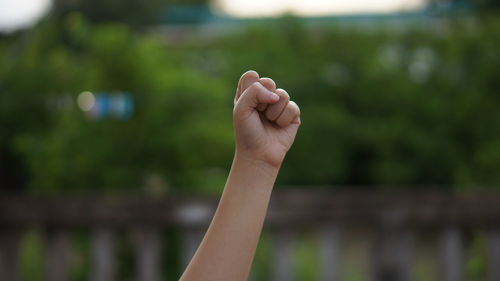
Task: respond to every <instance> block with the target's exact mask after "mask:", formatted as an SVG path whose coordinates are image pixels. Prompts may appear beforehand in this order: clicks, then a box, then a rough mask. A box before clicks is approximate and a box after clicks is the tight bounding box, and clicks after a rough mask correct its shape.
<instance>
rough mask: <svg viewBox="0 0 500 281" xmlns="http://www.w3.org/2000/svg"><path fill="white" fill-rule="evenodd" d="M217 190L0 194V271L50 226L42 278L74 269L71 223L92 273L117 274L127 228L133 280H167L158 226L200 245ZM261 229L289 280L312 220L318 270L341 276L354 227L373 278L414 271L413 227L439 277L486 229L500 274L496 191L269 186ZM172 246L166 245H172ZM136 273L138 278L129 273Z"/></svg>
mask: <svg viewBox="0 0 500 281" xmlns="http://www.w3.org/2000/svg"><path fill="white" fill-rule="evenodd" d="M216 204H217V198H207V197H192V196H181V195H177V196H170V197H167V198H161V199H158V198H156V199H153V198H137V197H123V196H122V197H120V196H108V197H91V196H86V197H64V198H63V197H60V198H40V197H38V198H36V197H18V196H1V197H0V280H8V281H17V280H20V267H19V258H18V255H19V244H20V241H21V239H22V237H23V234H24V233H26V232H27V231H29V230H30V229H33V228H38V229H43V230H44V240H43V241H44V244H45V246H44V249H45V250H44V259H43V260H44V268H45V269H44V279H43V280H47V281H63V280H69V279H68V278H69V277H68V266H69V265H68V260H69V259H68V255H69V248H70V241H69V238H68V237H69V236H68V233H69V231H70V230H71V229H74V228H82V227H83V228H85V229H88V231H89V234H90V237H91V238H90V239H91V246H90V259H91V263H90V267H91V268H90V274H89V279H90V280H91V281H114V280H117V277H116V273H117V270H118V269H117V257H116V252H117V247H118V245H117V243H116V239H115V236H116V235H115V232H116V229H118V228H122V229H123V228H125V229H128V231H130V233H131V237H133V239H132V241H133V242H132V248H133V249H134V254H135V270H134V272H135V280H138V281H159V280H165V279H164V276H161V275H162V270H161V266H162V263H161V257H162V252H161V249H165V247H163V245H162V243H164V242H165V241H164V239H163V238H162V237H163V236H162V233H163V232H164V231H168V229H171V228H175V229H177V230H178V231H181V232H182V233H184V235H183V237H184V240H183V241H184V244H183V245H182V249H183V252H184V253H185V254H184V257H183V262H184V264H185V263H187V262H188V261H189V259H190V257H191V255H192V253H193V252H194V250H195V249H196V247H197V245H198V243H199V240H200V239H201V237H202V235H203V233H204V230H205V228H206V227H207V225H208V223H209V220H210V218H211V216H212V214H213V212H214V210H215V207H216ZM264 228H265V230H266V231H267V233H268V234H269V236H271V239H270V241H271V244H272V248H273V249H276V250H275V254H274V255H273V264H272V266H271V270H272V274H270V277H269V280H272V281H291V280H295V279H294V278H295V277H294V276H293V272H294V271H293V270H292V268H293V266H294V265H293V264H294V263H293V244H294V239H295V237H296V236H295V234H296V233H297V232H300V231H303V230H314V233H316V237H317V243H319V244H320V247H319V259H318V260H319V261H320V264H319V265H318V267H319V273H318V276H319V277H318V278H319V280H321V281H323V280H325V281H326V280H332V281H337V280H345V279H344V276H343V274H344V273H343V269H344V266H343V265H342V262H343V260H344V257H343V256H342V253H343V251H342V247H343V245H344V244H345V241H347V238H348V237H347V236H348V235H349V233H350V230H351V229H364V230H366V231H368V232H370V233H371V236H370V237H371V239H372V240H371V241H372V242H371V245H372V247H371V248H370V249H371V250H370V255H369V256H370V258H369V259H370V261H369V262H368V263H369V265H370V266H369V274H368V276H367V278H366V279H367V280H370V281H371V280H373V281H409V280H412V279H413V277H412V274H411V272H412V268H413V266H412V265H413V264H414V260H413V259H414V257H415V251H416V247H417V243H416V241H417V237H418V236H419V235H420V234H422V233H434V234H435V235H434V237H435V238H436V239H435V240H436V245H437V246H436V247H435V248H436V249H435V251H436V256H437V258H436V260H437V261H438V263H439V264H438V265H437V268H438V270H437V275H438V276H436V278H435V280H443V281H462V280H463V281H465V280H464V262H465V254H464V243H465V242H464V241H465V240H466V237H467V233H469V232H470V231H471V230H474V231H476V230H477V231H481V232H482V233H484V237H485V238H484V241H485V242H484V243H485V249H486V250H485V253H484V255H485V257H484V261H485V278H486V279H487V280H489V281H494V280H495V281H498V280H500V194H496V193H468V194H467V193H462V194H455V193H440V192H432V191H428V190H427V191H420V192H393V191H386V192H370V191H347V190H346V191H336V192H333V191H325V190H318V189H314V190H312V191H311V190H307V189H296V190H295V189H294V190H288V191H281V192H275V193H274V194H273V197H272V200H271V205H270V209H269V214H268V217H267V220H266V225H265V227H264ZM167 248H168V247H167ZM133 279H134V278H133Z"/></svg>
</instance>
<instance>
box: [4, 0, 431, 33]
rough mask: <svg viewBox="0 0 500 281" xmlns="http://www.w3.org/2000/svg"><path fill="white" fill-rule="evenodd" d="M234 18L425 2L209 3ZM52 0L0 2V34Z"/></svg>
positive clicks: (40, 12) (24, 23)
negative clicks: (214, 4)
mask: <svg viewBox="0 0 500 281" xmlns="http://www.w3.org/2000/svg"><path fill="white" fill-rule="evenodd" d="M213 1H214V2H215V3H216V6H217V7H219V9H220V10H222V12H224V13H227V14H229V15H231V16H236V17H263V16H279V15H281V14H284V13H293V14H296V15H299V16H321V15H329V14H359V13H391V12H396V11H402V10H410V9H414V8H419V7H422V6H423V5H424V3H425V0H213ZM51 3H52V0H0V32H11V31H14V30H17V29H20V28H24V27H29V26H31V25H33V24H34V23H35V22H36V21H38V20H39V19H40V18H41V17H42V16H44V15H45V14H46V13H47V12H48V11H49V10H50V6H51Z"/></svg>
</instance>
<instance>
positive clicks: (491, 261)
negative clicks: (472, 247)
mask: <svg viewBox="0 0 500 281" xmlns="http://www.w3.org/2000/svg"><path fill="white" fill-rule="evenodd" d="M486 247H487V250H488V259H487V269H486V270H487V278H488V280H489V281H496V280H500V229H499V228H493V229H490V230H488V232H487V237H486Z"/></svg>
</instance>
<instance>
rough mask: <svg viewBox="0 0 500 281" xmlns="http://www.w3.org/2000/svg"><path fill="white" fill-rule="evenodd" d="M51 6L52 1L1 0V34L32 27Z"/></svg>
mask: <svg viewBox="0 0 500 281" xmlns="http://www.w3.org/2000/svg"><path fill="white" fill-rule="evenodd" d="M50 6H51V0H0V32H10V31H14V30H16V29H19V28H23V27H28V26H31V25H32V24H33V23H35V22H36V21H37V20H39V19H40V17H42V16H43V15H45V14H46V13H47V12H48V11H49V9H50Z"/></svg>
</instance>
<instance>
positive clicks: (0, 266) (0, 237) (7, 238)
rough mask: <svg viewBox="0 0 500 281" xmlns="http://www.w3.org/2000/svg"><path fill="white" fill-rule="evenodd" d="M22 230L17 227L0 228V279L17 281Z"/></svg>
mask: <svg viewBox="0 0 500 281" xmlns="http://www.w3.org/2000/svg"><path fill="white" fill-rule="evenodd" d="M21 235H22V232H21V231H19V230H17V229H7V230H6V229H3V228H2V229H0V277H1V279H2V280H9V281H19V280H20V278H19V274H20V273H19V269H20V268H19V262H18V257H19V242H20V240H21Z"/></svg>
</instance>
